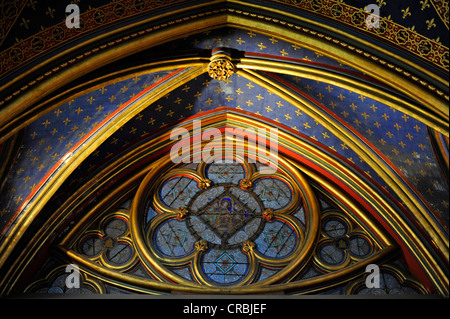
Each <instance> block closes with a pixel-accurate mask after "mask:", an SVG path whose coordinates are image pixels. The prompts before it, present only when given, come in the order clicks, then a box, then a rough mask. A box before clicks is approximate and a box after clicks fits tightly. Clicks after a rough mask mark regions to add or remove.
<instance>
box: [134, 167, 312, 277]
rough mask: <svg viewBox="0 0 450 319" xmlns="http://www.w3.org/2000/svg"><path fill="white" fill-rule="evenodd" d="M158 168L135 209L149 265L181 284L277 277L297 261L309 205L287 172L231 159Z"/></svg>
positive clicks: (303, 246) (299, 259) (299, 186)
mask: <svg viewBox="0 0 450 319" xmlns="http://www.w3.org/2000/svg"><path fill="white" fill-rule="evenodd" d="M154 174H155V176H156V174H157V172H154ZM150 175H152V174H150ZM159 175H160V176H159V178H158V179H157V181H156V182H155V180H154V179H153V181H151V179H150V177H148V184H147V186H143V187H141V188H142V189H141V190H140V191H141V194H140V196H139V200H137V201H136V205H135V208H136V210H135V211H134V213H135V214H136V216H141V219H140V220H142V224H143V225H142V226H139V225H138V226H136V234H135V235H136V237H137V238H141V240H142V245H138V247H141V254H142V255H143V256H144V257H145V259H146V261H147V263H146V264H147V265H148V267H149V269H157V273H158V274H159V275H161V276H163V277H164V278H169V279H170V280H172V281H175V282H179V283H183V284H187V283H188V282H189V281H191V282H192V281H194V282H196V283H201V284H204V285H208V286H216V285H218V286H222V285H231V286H233V285H238V286H239V285H243V284H251V283H256V282H260V281H263V280H266V281H267V280H270V278H272V277H273V278H272V280H275V278H281V277H282V276H283V271H282V270H283V269H284V268H286V266H287V265H289V264H290V263H291V262H292V261H293V260H294V259H295V260H296V261H295V262H296V263H299V262H301V261H302V258H296V257H299V256H303V254H301V253H302V251H303V250H305V249H306V248H305V247H307V246H308V245H307V243H306V240H305V233H307V232H308V230H309V229H310V228H311V225H310V224H311V223H310V222H311V217H310V216H307V215H308V214H309V215H311V213H312V212H311V211H309V210H308V212H307V213H306V214H305V207H304V197H305V194H303V193H302V190H303V187H301V185H300V184H299V181H297V180H295V179H293V178H292V177H291V176H289V174H285V173H283V171H281V170H279V171H278V172H277V173H275V174H271V175H264V174H261V173H259V172H258V168H257V167H256V166H255V165H254V164H250V163H248V162H247V161H246V160H237V159H235V160H234V161H233V162H232V163H211V164H205V163H201V164H198V165H196V164H187V165H185V166H178V167H177V168H175V169H171V170H169V171H166V172H165V173H164V174H161V173H160V174H159ZM143 184H144V185H145V182H144V183H143ZM141 186H142V185H141Z"/></svg>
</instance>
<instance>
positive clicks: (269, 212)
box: [262, 208, 275, 221]
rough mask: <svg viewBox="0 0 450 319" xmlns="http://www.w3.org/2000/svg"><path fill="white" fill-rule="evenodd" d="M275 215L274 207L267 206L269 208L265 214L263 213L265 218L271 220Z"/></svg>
mask: <svg viewBox="0 0 450 319" xmlns="http://www.w3.org/2000/svg"><path fill="white" fill-rule="evenodd" d="M274 216H275V213H274V211H273V209H272V208H267V209H266V210H265V211H264V212H263V215H262V217H263V218H265V219H267V220H269V221H270V220H272V219H273V217H274Z"/></svg>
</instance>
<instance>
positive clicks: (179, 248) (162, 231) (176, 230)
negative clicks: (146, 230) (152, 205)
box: [155, 219, 196, 257]
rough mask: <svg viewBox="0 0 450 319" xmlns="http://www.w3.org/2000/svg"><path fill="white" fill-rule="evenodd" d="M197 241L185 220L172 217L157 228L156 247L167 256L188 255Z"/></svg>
mask: <svg viewBox="0 0 450 319" xmlns="http://www.w3.org/2000/svg"><path fill="white" fill-rule="evenodd" d="M195 242H196V239H195V238H194V237H193V236H192V235H191V234H190V233H189V230H188V229H187V227H186V224H185V222H184V221H179V220H175V219H171V220H169V221H166V222H164V223H163V224H161V225H160V226H159V227H158V229H157V230H156V234H155V244H156V248H157V249H158V250H159V251H160V252H161V253H163V254H164V255H166V256H170V257H182V256H186V255H188V254H189V253H191V252H192V251H193V249H194V244H195Z"/></svg>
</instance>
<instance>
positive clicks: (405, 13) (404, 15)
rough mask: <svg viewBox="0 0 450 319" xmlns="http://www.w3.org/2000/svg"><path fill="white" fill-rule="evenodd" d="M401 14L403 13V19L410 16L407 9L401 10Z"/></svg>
mask: <svg viewBox="0 0 450 319" xmlns="http://www.w3.org/2000/svg"><path fill="white" fill-rule="evenodd" d="M402 13H403V19H406V18H407V17H408V16H410V15H411V12H410V11H409V7H408V8H406V9H402Z"/></svg>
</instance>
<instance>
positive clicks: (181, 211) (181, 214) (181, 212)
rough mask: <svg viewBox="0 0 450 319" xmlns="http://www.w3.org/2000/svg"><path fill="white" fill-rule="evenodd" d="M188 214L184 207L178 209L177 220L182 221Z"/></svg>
mask: <svg viewBox="0 0 450 319" xmlns="http://www.w3.org/2000/svg"><path fill="white" fill-rule="evenodd" d="M188 214H189V211H188V210H187V209H186V208H184V207H179V208H178V209H177V219H179V220H182V219H183V218H185V217H186V216H187V215H188Z"/></svg>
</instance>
